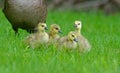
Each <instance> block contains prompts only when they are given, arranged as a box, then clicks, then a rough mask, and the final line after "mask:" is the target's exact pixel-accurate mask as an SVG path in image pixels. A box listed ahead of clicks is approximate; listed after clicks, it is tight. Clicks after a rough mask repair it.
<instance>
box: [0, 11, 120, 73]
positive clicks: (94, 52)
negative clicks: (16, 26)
mask: <svg viewBox="0 0 120 73" xmlns="http://www.w3.org/2000/svg"><path fill="white" fill-rule="evenodd" d="M75 20H81V21H82V23H83V28H82V34H83V35H84V36H85V37H86V38H87V39H88V40H89V41H90V43H91V45H92V49H91V51H90V52H88V53H82V54H80V53H78V52H77V51H72V52H67V51H64V52H61V51H57V50H56V49H57V48H55V47H54V46H52V45H51V46H49V47H42V48H40V49H37V50H33V49H26V46H24V43H23V40H24V38H25V37H26V36H27V35H28V33H27V32H26V31H24V30H21V29H20V30H19V33H20V34H19V36H15V34H14V31H13V30H12V27H11V25H10V23H9V22H8V21H7V19H6V18H5V16H4V14H3V13H2V10H0V73H120V14H119V13H118V14H115V15H110V16H106V15H104V14H103V13H102V12H98V13H96V12H88V13H85V12H73V11H65V12H60V11H59V12H58V11H54V12H51V11H49V13H48V17H47V24H48V26H50V24H52V23H57V24H59V25H60V26H61V28H62V31H63V34H61V36H64V35H66V34H67V33H68V32H69V31H71V30H73V24H74V21H75Z"/></svg>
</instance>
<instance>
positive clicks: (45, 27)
mask: <svg viewBox="0 0 120 73" xmlns="http://www.w3.org/2000/svg"><path fill="white" fill-rule="evenodd" d="M37 29H38V31H45V30H48V28H47V25H46V23H39V24H38V27H37Z"/></svg>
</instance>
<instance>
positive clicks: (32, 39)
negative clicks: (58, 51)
mask: <svg viewBox="0 0 120 73" xmlns="http://www.w3.org/2000/svg"><path fill="white" fill-rule="evenodd" d="M36 29H37V32H36V33H33V34H31V35H29V36H28V37H27V38H26V43H27V44H28V46H29V47H32V48H33V49H34V48H38V47H40V45H42V44H45V43H48V41H49V35H48V34H47V33H46V32H45V30H47V29H48V28H47V25H46V24H45V23H39V24H38V27H37V28H36Z"/></svg>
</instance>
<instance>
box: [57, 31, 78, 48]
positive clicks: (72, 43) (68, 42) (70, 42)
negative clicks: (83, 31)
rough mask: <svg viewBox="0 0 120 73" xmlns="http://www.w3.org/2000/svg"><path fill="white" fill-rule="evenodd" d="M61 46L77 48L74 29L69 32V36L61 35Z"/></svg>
mask: <svg viewBox="0 0 120 73" xmlns="http://www.w3.org/2000/svg"><path fill="white" fill-rule="evenodd" d="M58 46H60V48H61V49H62V48H67V49H76V47H77V38H76V35H75V33H74V32H73V31H71V32H69V33H68V35H67V36H65V37H61V38H60V39H59V45H58Z"/></svg>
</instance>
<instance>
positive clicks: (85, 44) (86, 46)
mask: <svg viewBox="0 0 120 73" xmlns="http://www.w3.org/2000/svg"><path fill="white" fill-rule="evenodd" d="M74 27H75V34H76V36H77V39H78V48H79V51H80V52H88V51H90V49H91V45H90V43H89V41H88V40H87V39H86V38H85V37H84V36H83V35H82V34H81V28H82V22H81V21H75V23H74Z"/></svg>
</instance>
